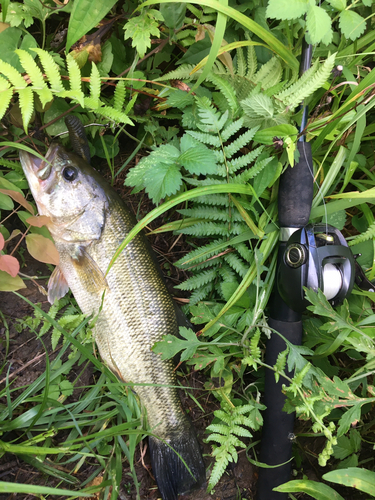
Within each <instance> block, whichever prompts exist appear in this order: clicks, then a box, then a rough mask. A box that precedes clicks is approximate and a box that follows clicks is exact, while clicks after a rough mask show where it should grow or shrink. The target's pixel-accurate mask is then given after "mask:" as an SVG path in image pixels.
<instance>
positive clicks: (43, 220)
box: [26, 215, 51, 227]
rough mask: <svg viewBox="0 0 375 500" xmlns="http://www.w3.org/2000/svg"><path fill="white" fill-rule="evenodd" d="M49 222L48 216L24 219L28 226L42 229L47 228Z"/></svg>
mask: <svg viewBox="0 0 375 500" xmlns="http://www.w3.org/2000/svg"><path fill="white" fill-rule="evenodd" d="M50 220H51V218H50V217H48V215H32V216H31V217H29V218H28V219H26V222H27V223H28V224H30V226H35V227H42V226H48V223H49V222H50Z"/></svg>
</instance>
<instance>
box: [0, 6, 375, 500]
mask: <svg viewBox="0 0 375 500" xmlns="http://www.w3.org/2000/svg"><path fill="white" fill-rule="evenodd" d="M0 3H1V6H2V22H1V23H0V47H1V52H0V57H1V60H0V116H1V117H2V122H1V128H0V136H1V137H0V142H1V143H0V165H1V170H0V210H1V225H0V254H1V255H0V290H1V291H2V292H3V293H2V294H1V295H2V299H3V303H2V306H1V311H0V317H1V321H2V328H1V339H0V340H1V384H2V385H1V387H0V432H1V441H0V455H1V456H2V458H1V459H0V460H1V463H0V471H5V472H2V473H1V476H2V478H3V479H4V478H5V479H7V480H5V481H0V492H1V493H4V494H5V496H4V498H8V494H12V493H13V494H18V495H20V494H24V495H25V497H27V496H29V495H35V496H38V497H40V498H42V497H45V496H47V495H51V494H52V495H58V496H59V497H61V498H62V497H66V496H68V497H71V498H73V497H85V496H91V497H92V496H93V495H94V496H95V498H112V499H116V498H117V497H120V498H132V499H133V498H134V499H139V498H157V491H156V487H155V484H154V483H153V482H152V479H151V478H150V477H149V476H148V473H147V472H145V471H146V470H147V457H146V465H145V467H143V465H142V464H143V463H144V452H145V448H144V445H142V444H141V443H142V438H143V437H144V436H145V435H147V429H146V428H145V427H144V426H142V418H141V410H140V408H139V406H138V402H137V400H136V397H135V395H134V394H133V393H132V391H131V390H129V388H128V387H124V386H123V385H122V384H119V383H118V381H117V379H116V378H115V377H114V376H113V375H112V374H111V373H110V372H109V371H108V369H106V368H105V367H104V366H103V365H102V363H101V362H100V360H99V359H98V358H97V357H96V355H94V354H95V348H94V351H93V341H92V336H91V331H90V323H89V320H88V319H87V318H84V317H83V316H82V314H81V313H80V311H79V310H78V308H77V306H76V304H75V302H74V299H73V298H72V297H68V298H63V299H61V300H59V301H58V302H55V304H54V305H53V306H51V307H50V306H49V305H48V304H47V302H46V298H45V296H44V295H43V285H45V284H46V279H48V275H50V273H51V271H52V269H53V267H52V266H53V265H54V264H56V262H57V256H56V250H55V248H54V245H53V242H52V241H51V237H50V235H49V233H48V230H47V229H46V227H45V225H44V221H43V218H42V217H37V216H36V209H35V204H34V202H33V200H32V199H31V197H30V194H29V191H28V186H27V182H26V180H25V177H24V175H23V172H22V168H21V166H20V164H19V162H18V151H19V149H26V150H32V151H35V150H36V151H38V152H39V153H40V154H41V155H43V154H44V153H45V151H46V144H48V143H49V142H50V141H51V140H52V138H53V137H55V136H60V138H61V140H62V141H63V143H67V142H68V139H67V134H66V127H65V124H64V120H63V119H64V117H65V116H66V115H68V114H70V113H74V114H75V115H77V116H78V117H79V118H80V119H81V120H82V122H83V123H84V124H85V125H86V126H87V128H86V131H87V135H88V138H89V142H90V149H91V154H92V157H93V165H94V166H95V167H96V168H98V169H99V170H101V171H102V173H103V175H104V176H105V177H106V178H107V179H108V181H109V182H110V183H112V184H113V185H114V187H115V188H116V189H117V190H118V191H119V192H120V194H121V195H122V196H123V197H125V198H126V201H128V202H129V203H130V204H131V206H132V208H133V211H134V212H135V214H136V216H137V218H138V220H140V222H139V224H138V225H137V228H136V229H135V231H137V230H139V229H140V228H147V230H148V235H149V236H150V238H152V240H151V241H152V242H153V246H154V249H155V250H156V251H157V253H158V255H159V258H160V263H161V266H162V268H163V271H164V273H165V275H166V276H167V278H169V282H170V283H172V284H174V285H176V286H175V287H174V291H173V293H174V295H176V296H177V297H176V298H177V299H178V301H179V302H180V304H183V308H184V311H185V313H186V314H187V315H188V317H189V318H190V320H191V322H192V323H193V324H194V325H197V328H196V330H199V335H197V333H196V332H195V331H193V330H192V329H190V328H182V329H181V331H180V333H181V337H180V338H165V339H164V340H163V342H160V343H159V344H158V345H156V346H155V351H156V352H158V353H161V355H162V356H163V357H164V358H171V357H174V356H176V355H177V356H179V359H180V361H181V362H183V365H182V368H181V366H180V364H179V365H178V368H177V370H178V373H179V375H181V377H180V378H179V381H180V382H179V383H180V384H181V388H182V390H183V393H182V394H183V404H184V406H185V408H187V409H188V410H189V411H190V413H191V416H192V418H193V420H195V424H196V425H197V427H199V429H200V432H201V434H203V435H204V446H205V448H204V450H205V452H206V455H207V463H209V464H210V465H209V468H208V473H207V474H208V476H207V477H208V490H207V491H208V493H211V494H212V495H214V496H215V495H216V498H228V499H229V498H253V497H254V492H255V490H256V484H255V483H256V474H255V473H254V470H255V468H254V467H256V466H258V465H260V464H259V462H258V457H257V451H258V440H259V432H258V431H259V429H260V428H261V425H262V413H261V411H262V410H264V406H263V405H262V392H263V389H264V384H263V377H264V371H265V370H273V371H274V372H275V377H276V378H281V379H284V380H285V381H286V382H288V383H289V386H287V387H286V388H285V391H286V394H287V397H288V402H287V405H286V409H287V410H289V411H296V413H297V416H298V422H297V424H296V432H295V434H296V440H295V448H294V459H295V460H294V474H295V477H296V480H295V481H291V482H290V483H288V484H287V485H285V486H283V487H281V488H280V489H283V490H284V491H288V492H290V494H291V498H300V497H301V496H303V494H304V493H305V494H308V495H310V496H312V497H313V498H317V499H319V500H323V499H326V498H331V499H333V498H334V499H340V498H346V499H349V498H351V499H356V498H358V499H360V498H369V497H375V472H374V465H375V464H374V442H375V435H374V425H375V420H374V419H375V413H374V401H375V388H374V385H373V384H374V373H375V368H374V367H375V345H374V337H375V327H374V319H375V315H374V311H373V303H374V294H373V293H371V292H366V291H362V290H359V289H355V290H354V291H353V293H352V294H351V296H350V297H349V298H348V299H347V300H345V302H344V303H343V304H342V305H341V306H339V307H338V308H336V309H333V308H332V307H331V305H330V304H329V303H328V302H327V301H326V299H325V297H324V295H323V294H322V293H319V294H314V293H312V292H309V293H307V297H308V300H309V301H310V302H311V305H310V306H309V307H308V311H306V314H305V317H304V343H303V345H302V346H293V345H288V348H287V350H286V351H285V352H283V353H281V354H280V356H279V358H278V360H277V363H276V365H275V366H267V365H266V364H265V362H264V350H265V343H266V339H267V337H268V336H269V334H270V330H269V329H268V327H267V303H268V299H269V296H270V293H271V290H272V286H273V282H274V277H275V264H276V254H277V241H278V224H277V195H278V181H279V177H280V175H281V174H282V172H283V171H284V169H285V168H286V167H287V165H289V164H291V165H293V164H294V162H295V160H296V159H298V158H296V141H297V138H298V136H299V126H300V122H301V110H300V104H301V103H302V102H304V103H305V104H308V106H309V110H310V115H309V120H308V124H307V127H306V129H305V130H304V133H305V134H306V138H307V140H308V141H309V142H311V145H312V151H313V167H314V175H315V197H314V202H313V208H312V213H311V222H313V223H317V222H322V221H323V222H327V223H329V224H332V225H333V226H335V227H337V228H338V229H340V230H341V231H342V232H343V234H344V236H345V237H346V238H347V240H348V242H349V245H350V246H351V248H352V250H353V253H355V254H361V255H360V257H359V258H358V262H359V263H360V264H361V266H362V268H363V269H364V270H365V271H366V274H367V277H368V279H369V280H372V279H373V278H374V277H375V262H374V235H375V220H374V208H373V201H374V198H375V173H374V147H373V140H374V138H375V137H374V135H373V134H375V125H374V124H373V123H372V119H373V116H374V111H373V109H372V108H373V106H374V104H375V100H374V94H375V91H374V89H375V87H374V86H375V70H374V69H373V68H374V62H373V60H374V57H373V56H374V53H375V52H374V49H375V30H374V29H373V18H374V13H375V5H374V3H373V1H372V0H362V1H360V0H356V1H354V2H352V3H350V1H349V2H348V1H347V0H325V1H322V2H316V1H315V0H269V1H267V0H264V1H262V0H250V1H249V0H246V1H240V0H233V1H231V2H228V1H227V0H197V1H195V2H187V1H186V2H176V1H174V0H164V1H162V2H156V1H154V0H147V1H145V2H143V3H142V2H139V3H137V2H136V1H135V2H132V1H127V2H125V3H123V2H121V1H119V2H116V1H115V0H101V1H100V2H90V1H89V0H64V1H60V0H45V1H44V2H42V1H41V0H24V1H23V2H10V1H9V0H1V2H0ZM304 40H306V41H307V42H308V43H311V44H312V45H313V61H312V66H311V69H310V70H309V71H308V72H307V73H305V74H304V75H303V76H302V77H299V75H298V70H299V58H300V55H301V48H302V43H303V41H304ZM125 174H126V175H125ZM129 188H132V189H129ZM130 191H131V193H130ZM154 205H156V208H153V207H154ZM142 217H143V218H142ZM154 221H155V222H154ZM135 231H133V232H132V234H131V235H129V237H128V238H127V239H126V241H124V243H123V245H125V244H126V243H127V241H128V240H129V239H130V238H131V237H132V236H134V234H135ZM123 245H122V246H121V248H122V247H123ZM121 248H120V249H119V250H118V251H121ZM35 259H36V260H35ZM40 262H42V263H44V264H40ZM26 286H27V288H25V287H26ZM17 290H20V291H19V292H18V291H17ZM38 294H39V295H38ZM25 339H26V340H25ZM21 340H22V341H21ZM24 340H25V342H26V343H27V345H26V346H25V345H24ZM30 346H33V347H32V348H30ZM34 348H35V351H34V350H33V349H34ZM22 353H23V354H22ZM93 353H94V354H93ZM25 356H26V357H25ZM34 357H35V359H34ZM17 360H18V361H17ZM17 362H18V363H19V365H20V366H19V367H18V368H17ZM40 362H41V364H39V368H36V367H37V363H40ZM40 367H42V368H41V369H40ZM286 368H288V369H289V370H291V369H295V376H294V378H293V379H290V378H289V377H288V376H287V375H286V373H285V370H286ZM236 463H239V464H240V463H241V464H242V465H241V467H243V475H242V478H240V477H239V475H238V474H237V475H236V472H235V471H236V470H237V471H238V470H239V469H236V467H234V468H233V464H236ZM9 464H11V465H9ZM24 464H27V466H26V465H24ZM253 466H254V467H253ZM25 467H26V469H25ZM15 470H16V471H17V472H16V473H15ZM22 470H23V471H24V472H23V473H20V471H22ZM25 471H26V473H25ZM228 477H231V478H232V479H233V478H234V480H233V481H234V482H233V481H232V486H231V487H232V489H231V492H230V493H228V491H229V490H228V491H226V492H225V488H226V487H227V486H226V485H227V483H226V482H225V481H226V478H228ZM233 484H234V487H233ZM293 493H294V494H295V496H293ZM199 494H200V495H202V493H199ZM199 498H202V496H200V497H199Z"/></svg>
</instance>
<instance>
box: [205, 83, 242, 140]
mask: <svg viewBox="0 0 375 500" xmlns="http://www.w3.org/2000/svg"><path fill="white" fill-rule="evenodd" d="M207 80H208V81H210V82H212V83H213V84H214V85H215V86H216V87H217V88H218V89H219V90H220V92H222V93H223V95H224V97H225V98H226V100H227V102H228V106H229V109H230V110H231V111H232V114H233V116H236V115H237V113H238V111H239V104H238V101H237V98H236V92H235V90H234V88H233V85H231V84H230V82H228V81H226V80H224V79H223V78H220V77H219V76H217V75H215V74H210V75H208V76H207ZM219 130H220V129H219Z"/></svg>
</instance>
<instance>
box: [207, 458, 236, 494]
mask: <svg viewBox="0 0 375 500" xmlns="http://www.w3.org/2000/svg"><path fill="white" fill-rule="evenodd" d="M231 461H232V460H231ZM228 463H229V455H228V454H227V453H223V454H221V455H220V456H219V457H218V458H217V459H216V462H215V465H214V466H213V468H212V472H211V476H210V479H209V482H208V488H207V491H208V493H210V492H211V491H212V490H213V489H214V487H215V486H216V484H217V483H218V482H219V480H220V478H221V476H222V475H223V474H224V471H225V469H226V468H227V466H228Z"/></svg>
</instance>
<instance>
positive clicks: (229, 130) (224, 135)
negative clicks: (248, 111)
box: [221, 118, 243, 142]
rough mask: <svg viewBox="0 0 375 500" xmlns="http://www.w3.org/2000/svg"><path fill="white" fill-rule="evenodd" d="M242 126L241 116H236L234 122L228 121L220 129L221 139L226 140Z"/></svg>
mask: <svg viewBox="0 0 375 500" xmlns="http://www.w3.org/2000/svg"><path fill="white" fill-rule="evenodd" d="M242 127H243V118H238V120H235V121H234V122H230V123H229V124H228V125H227V126H226V127H225V128H224V129H223V130H222V131H221V139H222V141H223V142H227V141H228V140H229V139H230V138H231V137H232V135H234V134H237V132H238V131H239V130H240V129H241V128H242Z"/></svg>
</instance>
